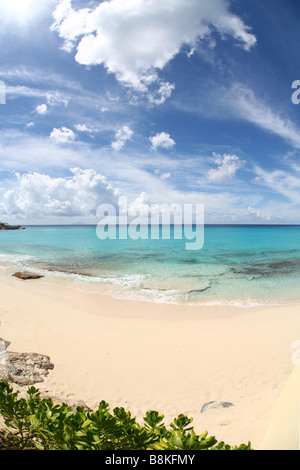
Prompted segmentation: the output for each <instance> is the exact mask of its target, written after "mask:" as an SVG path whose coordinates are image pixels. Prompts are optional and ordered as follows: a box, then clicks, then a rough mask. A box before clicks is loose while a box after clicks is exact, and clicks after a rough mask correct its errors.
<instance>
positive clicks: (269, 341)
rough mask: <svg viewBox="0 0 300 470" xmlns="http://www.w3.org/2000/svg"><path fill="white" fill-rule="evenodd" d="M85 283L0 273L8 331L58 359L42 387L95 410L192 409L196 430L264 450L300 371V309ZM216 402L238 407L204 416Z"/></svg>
mask: <svg viewBox="0 0 300 470" xmlns="http://www.w3.org/2000/svg"><path fill="white" fill-rule="evenodd" d="M77 287H79V288H80V289H77V290H74V289H73V288H72V287H70V284H68V283H66V282H62V281H60V282H56V285H54V284H53V281H51V283H50V281H49V279H46V278H44V279H40V280H34V281H21V280H18V279H15V278H12V277H11V276H10V275H9V276H7V275H5V276H4V275H3V276H2V278H1V282H0V299H1V302H0V321H1V325H0V337H2V338H4V339H7V340H9V341H11V345H10V347H9V349H10V350H12V351H20V352H30V351H32V352H38V353H42V354H46V355H49V356H50V358H51V361H52V362H53V363H54V364H55V368H54V370H53V371H51V372H50V374H49V376H48V377H47V379H46V380H45V382H44V383H42V384H38V388H40V389H41V390H43V391H45V390H48V391H50V392H51V394H52V395H55V396H58V397H63V398H65V399H67V400H69V401H70V402H71V401H77V400H83V401H85V402H86V403H87V404H88V405H90V406H91V407H96V406H97V404H98V402H99V401H100V400H102V399H103V400H106V401H107V402H109V404H110V405H111V407H114V406H117V405H118V406H124V407H125V408H127V409H130V410H131V411H132V412H133V413H134V414H135V415H137V416H138V418H142V416H143V415H144V413H145V412H146V411H147V410H150V409H152V410H153V409H155V410H157V411H159V412H161V413H163V414H164V415H165V422H166V423H168V422H169V421H170V420H171V419H173V418H174V417H175V416H177V415H178V414H179V413H185V414H188V415H189V416H192V417H193V418H194V426H195V429H196V430H197V431H198V432H203V431H204V430H207V431H208V432H209V433H210V434H212V435H215V436H216V438H217V439H218V440H225V441H226V442H227V443H229V444H232V445H233V444H240V443H242V442H248V440H250V441H251V442H252V445H253V447H254V448H259V446H260V445H261V442H262V439H263V437H264V436H265V433H266V430H267V428H268V425H269V422H270V419H271V417H272V413H273V410H274V407H275V404H276V401H277V399H278V397H279V395H280V392H281V391H282V390H283V388H284V386H285V384H286V383H287V380H288V378H289V376H290V374H291V373H292V371H293V368H294V364H293V362H292V354H293V352H294V351H293V349H292V344H293V342H294V341H295V340H298V339H300V308H299V306H285V307H276V308H273V307H272V308H263V309H262V308H259V309H253V308H252V309H238V308H228V307H209V308H208V307H207V308H203V307H192V306H178V305H170V304H169V305H168V304H156V303H151V302H140V301H130V300H119V299H115V298H113V297H111V296H109V295H104V294H103V293H101V294H95V293H91V292H89V291H87V290H86V288H84V286H80V285H77ZM299 382H300V380H299ZM213 400H221V401H228V402H231V403H233V404H234V406H233V407H230V408H226V409H225V408H224V409H219V410H208V411H206V412H205V413H201V408H202V406H203V404H204V403H207V402H209V401H213Z"/></svg>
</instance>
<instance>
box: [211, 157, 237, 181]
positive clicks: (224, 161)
mask: <svg viewBox="0 0 300 470" xmlns="http://www.w3.org/2000/svg"><path fill="white" fill-rule="evenodd" d="M213 155H214V157H215V160H216V164H217V165H218V167H217V168H212V169H211V170H209V171H208V173H207V179H208V180H209V181H212V182H221V181H224V180H226V179H228V178H232V177H233V176H235V174H236V172H237V170H238V169H239V168H241V167H242V165H243V162H242V161H241V160H240V159H239V157H238V156H236V155H227V154H224V155H219V154H216V153H214V154H213Z"/></svg>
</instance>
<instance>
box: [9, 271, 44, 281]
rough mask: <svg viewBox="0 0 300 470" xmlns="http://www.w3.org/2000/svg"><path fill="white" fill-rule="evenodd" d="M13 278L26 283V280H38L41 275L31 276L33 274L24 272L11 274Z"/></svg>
mask: <svg viewBox="0 0 300 470" xmlns="http://www.w3.org/2000/svg"><path fill="white" fill-rule="evenodd" d="M13 276H14V277H17V278H18V279H23V281H26V280H27V279H40V278H41V277H44V276H42V275H41V274H33V273H26V272H17V273H15V274H13Z"/></svg>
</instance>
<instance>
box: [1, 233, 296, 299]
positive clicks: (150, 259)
mask: <svg viewBox="0 0 300 470" xmlns="http://www.w3.org/2000/svg"><path fill="white" fill-rule="evenodd" d="M171 232H172V230H171ZM185 243H186V240H185V239H184V238H182V239H178V240H177V239H176V240H174V239H173V238H172V233H171V237H170V240H164V239H162V238H159V239H157V240H152V239H150V238H149V239H147V240H141V239H138V240H131V239H127V240H119V239H118V238H117V239H115V240H111V239H107V240H100V239H99V238H98V237H97V234H96V227H95V226H86V225H83V226H25V230H18V231H1V232H0V263H1V265H2V266H10V267H13V269H16V270H26V271H33V272H39V273H41V274H44V275H46V276H47V277H48V278H65V279H70V280H72V281H75V282H76V281H77V282H81V283H82V282H83V283H89V288H92V290H94V291H95V292H97V290H100V289H102V290H103V287H104V286H105V288H107V290H108V291H109V292H111V293H112V294H115V295H117V296H121V297H129V298H135V299H145V300H153V301H155V302H175V303H178V302H188V303H202V304H206V305H216V304H220V305H222V304H230V305H237V306H245V307H248V306H256V305H265V304H280V303H290V302H297V301H299V300H300V226H270V225H268V226H261V225H259V226H258V225H256V226H232V225H231V226H205V228H204V246H203V248H202V249H201V250H199V251H188V250H186V249H185Z"/></svg>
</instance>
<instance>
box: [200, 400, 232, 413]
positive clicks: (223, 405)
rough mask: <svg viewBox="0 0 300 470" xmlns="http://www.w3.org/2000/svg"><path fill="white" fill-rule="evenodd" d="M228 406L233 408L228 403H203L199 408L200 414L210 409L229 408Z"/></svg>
mask: <svg viewBox="0 0 300 470" xmlns="http://www.w3.org/2000/svg"><path fill="white" fill-rule="evenodd" d="M230 406H234V405H233V403H230V402H229V401H210V402H208V403H205V404H204V405H203V406H202V408H201V413H204V412H205V411H207V410H211V409H219V408H229V407H230Z"/></svg>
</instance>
